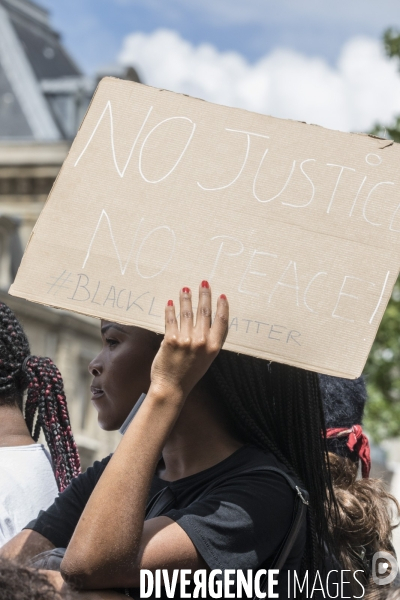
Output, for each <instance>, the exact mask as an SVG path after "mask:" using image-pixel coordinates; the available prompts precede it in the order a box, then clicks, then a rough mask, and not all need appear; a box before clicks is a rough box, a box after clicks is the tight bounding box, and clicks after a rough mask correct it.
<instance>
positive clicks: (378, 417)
mask: <svg viewBox="0 0 400 600" xmlns="http://www.w3.org/2000/svg"><path fill="white" fill-rule="evenodd" d="M383 43H384V47H385V51H386V54H387V56H389V57H390V58H392V59H394V60H397V61H398V65H399V70H400V31H396V30H394V29H388V30H387V31H385V33H384V35H383ZM370 133H373V134H374V135H379V136H381V137H385V138H387V139H392V140H394V141H395V142H400V115H399V116H397V117H396V118H395V120H394V122H393V123H392V124H390V125H383V124H381V123H376V125H375V127H374V128H373V130H372V131H371V132H370ZM364 373H365V375H366V376H367V385H368V395H369V399H368V402H367V406H366V412H365V425H366V428H367V429H368V431H369V432H370V433H371V435H372V437H373V439H374V440H375V441H376V442H379V441H381V440H383V439H385V438H388V437H394V436H399V435H400V278H399V279H398V280H397V282H396V285H395V287H394V290H393V294H392V297H391V299H390V301H389V304H388V307H387V309H386V312H385V314H384V316H383V319H382V323H381V325H380V327H379V330H378V333H377V336H376V338H375V342H374V344H373V346H372V350H371V353H370V355H369V358H368V361H367V364H366V367H365V370H364Z"/></svg>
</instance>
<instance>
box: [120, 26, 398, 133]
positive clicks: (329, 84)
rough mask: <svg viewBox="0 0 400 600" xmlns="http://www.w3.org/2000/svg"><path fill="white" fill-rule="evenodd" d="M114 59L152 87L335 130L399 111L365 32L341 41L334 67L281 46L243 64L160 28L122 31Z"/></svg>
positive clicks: (384, 64)
mask: <svg viewBox="0 0 400 600" xmlns="http://www.w3.org/2000/svg"><path fill="white" fill-rule="evenodd" d="M118 60H119V61H120V62H122V63H123V64H132V65H134V66H136V67H137V68H138V69H139V71H140V73H141V74H142V76H143V79H144V80H145V82H146V83H148V84H150V85H153V86H156V87H161V88H166V89H170V90H174V91H176V92H182V93H185V94H190V95H191V96H195V97H199V98H204V99H205V100H209V101H211V102H216V103H218V104H226V105H229V106H237V107H240V108H246V109H248V110H253V111H256V112H260V113H265V114H270V115H273V116H276V117H282V118H288V119H297V120H300V121H307V122H309V123H316V124H319V125H323V126H325V127H330V128H332V129H341V130H342V131H366V130H368V129H370V128H371V126H372V125H373V124H374V123H375V122H376V121H377V120H379V121H381V122H383V123H388V122H390V121H391V120H392V118H393V116H394V115H396V114H399V113H400V75H399V74H398V73H397V70H396V64H395V63H394V62H393V61H390V60H388V59H387V58H386V57H385V56H384V54H383V51H382V48H381V43H380V42H379V41H377V40H374V39H371V38H366V37H355V38H353V39H351V40H350V41H349V42H347V43H346V44H345V45H344V46H343V48H342V52H341V54H340V57H339V60H338V63H337V66H336V68H332V67H331V66H330V65H328V63H327V62H326V61H325V60H323V59H321V58H318V57H316V58H310V57H307V56H304V55H302V54H300V53H299V52H295V51H292V50H284V49H276V50H274V51H273V52H271V53H270V54H268V55H266V56H264V57H262V58H261V59H260V60H258V61H257V62H256V63H254V64H250V63H249V62H248V61H247V60H246V59H245V58H244V57H243V56H241V55H240V54H238V53H236V52H220V51H219V50H217V49H216V48H215V47H214V46H211V45H209V44H202V45H200V46H193V45H192V44H191V43H190V42H188V41H186V40H184V39H183V38H182V37H181V36H180V35H179V34H178V33H176V32H175V31H172V30H167V29H160V30H158V31H155V32H153V33H151V34H144V33H133V34H131V35H128V36H127V37H126V38H125V39H124V42H123V46H122V49H121V52H120V54H119V56H118Z"/></svg>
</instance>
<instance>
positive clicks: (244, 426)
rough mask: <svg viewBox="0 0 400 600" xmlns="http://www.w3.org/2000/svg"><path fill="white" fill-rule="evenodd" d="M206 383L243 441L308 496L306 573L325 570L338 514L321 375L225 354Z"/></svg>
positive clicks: (212, 368)
mask: <svg viewBox="0 0 400 600" xmlns="http://www.w3.org/2000/svg"><path fill="white" fill-rule="evenodd" d="M206 383H207V387H208V389H209V390H210V392H211V394H212V395H213V396H214V397H215V400H216V401H218V402H219V403H220V404H222V405H223V407H224V412H225V413H226V415H227V417H228V420H229V424H230V426H231V427H232V428H233V430H234V431H235V432H236V433H237V435H238V436H239V437H240V439H241V440H242V441H244V442H251V443H252V444H254V445H255V446H258V447H259V448H261V449H262V450H267V451H270V452H272V453H273V454H274V455H275V456H276V457H277V458H278V459H279V460H280V461H281V462H282V463H283V464H284V465H285V466H286V467H287V468H288V469H289V470H290V471H291V472H292V473H293V474H294V475H296V476H297V478H298V479H299V480H300V482H302V483H303V485H304V486H305V488H306V489H307V491H308V492H309V494H310V506H309V510H308V527H307V542H306V552H305V555H304V559H303V565H302V571H303V572H305V571H306V570H308V572H309V575H313V576H314V575H315V573H316V571H317V570H319V571H323V570H324V568H325V565H324V557H325V553H326V551H327V550H328V551H331V552H334V551H335V548H334V542H333V539H332V535H331V533H330V530H329V528H328V520H330V522H331V523H332V519H334V514H335V512H336V509H335V499H334V494H333V491H332V482H331V477H330V470H329V458H328V452H327V448H326V439H325V424H324V413H323V408H322V401H321V394H320V389H319V382H318V375H317V374H316V373H313V372H311V371H305V370H303V369H299V368H296V367H291V366H288V365H283V364H279V363H274V362H268V361H265V360H261V359H258V358H253V357H250V356H246V355H242V354H240V355H239V354H234V353H232V352H228V351H226V350H222V351H221V352H220V353H219V355H218V356H217V358H216V359H215V361H214V362H213V363H212V365H211V367H210V369H209V371H208V373H207V378H206ZM328 517H329V519H328Z"/></svg>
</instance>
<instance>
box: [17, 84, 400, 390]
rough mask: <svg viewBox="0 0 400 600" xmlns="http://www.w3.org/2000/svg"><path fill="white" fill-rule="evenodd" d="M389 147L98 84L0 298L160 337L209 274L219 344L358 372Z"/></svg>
mask: <svg viewBox="0 0 400 600" xmlns="http://www.w3.org/2000/svg"><path fill="white" fill-rule="evenodd" d="M399 168H400V147H399V146H398V145H396V144H393V142H390V141H388V140H382V139H378V138H373V137H369V136H365V135H358V134H346V133H340V132H336V131H330V130H327V129H323V128H321V127H317V126H312V125H306V124H304V123H299V122H293V121H285V120H281V119H275V118H271V117H267V116H263V115H258V114H254V113H250V112H247V111H244V110H238V109H233V108H227V107H224V106H218V105H214V104H209V103H207V102H204V101H201V100H197V99H194V98H190V97H187V96H183V95H180V94H175V93H172V92H168V91H165V90H158V89H155V88H151V87H148V86H144V85H140V84H136V83H132V82H127V81H119V80H116V79H112V78H106V79H104V80H103V81H102V82H101V83H100V85H99V87H98V90H97V92H96V94H95V97H94V99H93V101H92V104H91V106H90V109H89V111H88V113H87V115H86V118H85V120H84V122H83V124H82V126H81V128H80V131H79V133H78V135H77V137H76V139H75V141H74V143H73V145H72V148H71V150H70V153H69V155H68V157H67V159H66V161H65V163H64V165H63V168H62V170H61V173H60V175H59V177H58V179H57V181H56V183H55V185H54V187H53V189H52V191H51V194H50V196H49V199H48V202H47V204H46V206H45V208H44V209H43V211H42V214H41V216H40V218H39V220H38V222H37V224H36V226H35V229H34V231H33V234H32V237H31V239H30V242H29V245H28V247H27V249H26V252H25V255H24V258H23V260H22V264H21V267H20V269H19V271H18V275H17V278H16V280H15V282H14V284H13V285H12V286H11V289H10V294H12V295H15V296H19V297H22V298H26V299H27V300H31V301H34V302H40V303H42V304H47V305H50V306H55V307H59V308H63V309H68V310H72V311H76V312H78V313H83V314H86V315H91V316H94V317H101V318H104V319H107V320H110V321H116V322H119V323H126V324H132V325H138V326H140V327H144V328H147V329H150V330H153V331H157V332H163V331H164V306H165V303H166V301H167V300H168V299H170V298H172V299H174V301H175V304H177V302H178V291H179V289H180V288H181V287H183V286H189V287H191V288H192V290H193V291H194V294H193V296H194V298H196V296H197V288H198V285H199V283H200V281H201V280H202V279H208V280H209V281H210V283H211V286H212V291H213V295H214V298H216V297H217V295H219V294H220V293H225V294H226V295H227V296H228V299H229V302H230V327H229V335H228V339H227V342H226V346H225V347H226V348H227V349H229V350H233V351H235V352H240V353H245V354H251V355H254V356H259V357H262V358H265V359H271V360H276V361H280V362H283V363H289V364H292V365H297V366H300V367H303V368H306V369H311V370H315V371H319V372H322V373H327V374H333V375H339V376H343V377H348V378H354V377H356V376H358V375H360V373H361V372H362V369H363V367H364V364H365V361H366V359H367V356H368V353H369V350H370V348H371V345H372V342H373V339H374V337H375V333H376V330H377V328H378V325H379V323H380V321H381V318H382V315H383V312H384V310H385V307H386V304H387V302H388V300H389V297H390V294H391V291H392V288H393V285H394V283H395V280H396V278H397V275H398V271H399V266H400V194H399V192H400V169H399Z"/></svg>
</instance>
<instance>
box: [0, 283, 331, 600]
mask: <svg viewBox="0 0 400 600" xmlns="http://www.w3.org/2000/svg"><path fill="white" fill-rule="evenodd" d="M179 309H180V310H179V313H180V327H179V326H178V322H177V318H176V315H175V307H174V305H173V302H172V301H168V304H167V306H166V308H165V336H164V338H161V336H159V335H157V334H155V333H153V332H151V331H147V330H145V329H141V328H138V327H133V326H126V325H120V324H116V323H112V322H109V321H104V320H103V321H102V322H101V333H102V340H103V348H102V350H101V352H100V354H99V355H98V356H97V357H96V358H95V359H94V360H93V361H92V362H91V363H90V365H89V370H90V372H91V374H92V376H93V383H92V387H91V389H92V401H93V403H94V406H95V408H96V409H97V411H98V420H99V423H100V425H101V427H102V428H103V429H105V430H115V429H118V428H120V427H121V424H122V423H123V422H124V420H125V419H126V418H127V416H128V414H129V413H130V411H131V409H132V407H133V406H134V404H135V402H136V401H137V399H138V397H139V396H140V395H141V394H142V393H143V392H147V395H146V398H145V400H144V402H143V403H142V405H141V406H140V408H139V410H138V412H137V414H136V416H135V417H134V419H133V420H132V422H131V423H130V425H129V427H128V429H127V431H126V432H125V434H124V436H123V437H122V440H121V442H120V444H119V446H118V448H117V450H116V451H115V453H114V454H113V455H112V456H111V457H107V458H105V459H104V460H103V461H101V462H96V463H95V464H94V465H93V467H91V468H89V469H88V470H87V471H86V472H85V473H83V474H81V475H80V476H79V477H77V478H76V479H73V480H72V482H71V484H70V486H69V487H68V488H67V489H66V490H65V491H64V492H63V493H62V494H60V495H59V497H58V498H57V499H56V500H55V502H54V504H53V505H52V506H51V507H50V508H49V509H48V510H46V511H44V512H42V513H41V514H40V515H39V517H38V518H37V519H36V521H35V522H33V523H30V524H29V526H28V528H26V529H25V530H24V531H23V532H21V533H20V534H19V535H17V536H16V537H15V538H14V539H13V540H11V541H10V542H9V543H8V544H6V545H5V546H4V547H3V549H2V551H1V554H2V555H3V556H8V557H9V558H18V559H19V560H29V559H30V558H31V557H33V556H35V555H37V554H39V553H41V552H45V551H51V550H52V549H54V548H66V551H65V555H64V558H63V560H62V562H61V574H62V576H63V577H64V579H65V580H66V581H67V582H71V584H73V585H75V586H77V587H79V588H81V589H103V588H106V589H110V588H117V589H124V590H125V593H126V594H127V595H129V594H130V595H131V596H133V597H139V590H138V586H139V584H140V570H141V569H148V570H151V571H153V572H154V571H155V570H156V569H158V568H162V569H164V570H167V571H168V573H169V574H170V575H172V572H173V570H174V569H182V568H184V569H189V570H190V571H191V572H192V573H193V571H194V570H198V569H207V570H214V569H221V570H226V569H235V570H236V569H242V570H243V571H244V572H245V573H246V572H247V570H248V569H253V571H257V570H258V569H260V568H268V567H272V566H273V565H274V564H275V561H276V560H277V558H278V557H280V556H281V548H282V544H283V541H284V540H285V539H286V536H287V535H288V532H289V531H291V525H292V519H293V515H294V507H295V506H297V500H298V499H299V496H300V497H301V502H302V503H303V504H304V505H305V504H306V503H307V499H306V494H307V492H308V496H309V504H308V506H307V512H306V515H307V519H306V520H304V521H300V527H299V531H298V535H297V537H295V538H294V542H293V545H292V547H291V548H290V551H289V553H288V555H287V556H286V557H285V560H284V564H283V567H282V569H281V571H280V576H279V583H278V587H277V588H275V589H274V591H277V592H278V593H279V594H280V597H281V598H287V597H288V590H287V576H286V575H287V571H288V570H290V571H292V572H293V571H294V570H295V571H296V572H297V573H303V574H304V573H305V571H306V570H307V571H308V572H309V577H310V579H311V578H313V576H314V574H315V573H316V571H317V570H320V571H321V570H323V569H324V566H325V563H324V553H325V548H328V549H329V551H331V550H333V538H332V534H331V532H330V530H329V527H328V522H329V518H330V515H332V519H333V518H334V514H335V511H334V510H333V509H332V507H334V495H333V489H332V485H331V480H330V474H329V465H328V455H327V451H326V441H325V436H324V431H325V425H324V415H323V407H322V401H321V395H320V389H319V383H318V375H317V374H316V373H313V372H310V371H305V370H302V369H300V368H296V367H293V366H287V365H283V364H278V363H274V362H269V361H264V360H261V359H257V358H254V357H250V356H246V355H238V354H236V353H233V352H229V351H226V350H221V347H222V345H223V343H224V340H225V338H226V335H227V329H228V323H229V316H228V313H229V308H228V301H227V299H226V297H225V296H224V295H221V296H220V297H219V298H218V300H217V304H216V314H215V318H214V320H213V322H211V314H212V307H211V289H210V286H209V284H208V283H207V282H206V281H203V282H202V283H201V285H200V286H199V301H198V309H197V318H196V320H194V315H193V309H192V294H191V291H190V290H189V289H188V288H183V289H182V290H181V292H180V307H179ZM194 321H195V322H194ZM161 339H162V341H161ZM160 342H161V343H160ZM160 456H161V459H160ZM266 467H267V468H271V467H272V468H273V469H275V470H269V471H267V470H265V468H266ZM282 473H283V474H284V475H282ZM287 475H289V477H290V478H291V480H292V481H293V480H294V481H295V482H296V483H297V486H298V489H297V490H295V491H293V489H292V487H291V486H290V485H289V483H288V480H287V478H286V476H287ZM302 490H303V493H302ZM304 490H305V491H304ZM157 494H159V495H158V496H156V495H157ZM160 494H161V496H160ZM157 498H158V501H157V502H156V499H157ZM165 498H167V500H168V501H167V503H165ZM149 499H153V501H152V502H150V505H151V507H148V509H147V510H146V504H147V503H148V501H149ZM160 502H161V504H162V503H163V502H164V505H163V506H162V507H161V508H160V509H159V511H158V512H157V511H156V510H155V507H156V506H158V505H159V503H160ZM299 502H300V500H299ZM175 597H179V591H177V592H176V595H175ZM298 597H300V594H299V593H298Z"/></svg>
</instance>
